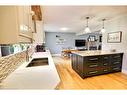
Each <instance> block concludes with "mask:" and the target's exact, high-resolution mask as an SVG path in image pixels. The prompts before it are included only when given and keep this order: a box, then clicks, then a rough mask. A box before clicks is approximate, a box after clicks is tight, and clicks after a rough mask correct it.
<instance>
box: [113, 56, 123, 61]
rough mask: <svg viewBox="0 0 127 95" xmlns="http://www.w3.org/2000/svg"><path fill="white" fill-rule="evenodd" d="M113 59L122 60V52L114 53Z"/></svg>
mask: <svg viewBox="0 0 127 95" xmlns="http://www.w3.org/2000/svg"><path fill="white" fill-rule="evenodd" d="M111 60H112V61H114V60H122V56H121V54H114V55H112V56H111Z"/></svg>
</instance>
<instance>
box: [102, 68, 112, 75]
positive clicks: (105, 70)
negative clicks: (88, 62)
mask: <svg viewBox="0 0 127 95" xmlns="http://www.w3.org/2000/svg"><path fill="white" fill-rule="evenodd" d="M109 72H110V68H104V69H102V74H106V73H109Z"/></svg>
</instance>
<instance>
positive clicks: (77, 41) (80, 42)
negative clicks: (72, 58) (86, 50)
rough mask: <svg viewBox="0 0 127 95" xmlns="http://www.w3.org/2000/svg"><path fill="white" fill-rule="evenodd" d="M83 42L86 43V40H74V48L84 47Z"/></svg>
mask: <svg viewBox="0 0 127 95" xmlns="http://www.w3.org/2000/svg"><path fill="white" fill-rule="evenodd" d="M85 42H86V40H83V39H79V40H75V46H76V47H83V46H85Z"/></svg>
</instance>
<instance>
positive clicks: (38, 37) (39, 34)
mask: <svg viewBox="0 0 127 95" xmlns="http://www.w3.org/2000/svg"><path fill="white" fill-rule="evenodd" d="M36 29H37V30H36V31H37V33H34V34H33V38H34V40H35V42H34V44H40V43H43V42H44V31H43V22H42V21H36Z"/></svg>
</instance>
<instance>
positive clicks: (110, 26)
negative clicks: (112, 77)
mask: <svg viewBox="0 0 127 95" xmlns="http://www.w3.org/2000/svg"><path fill="white" fill-rule="evenodd" d="M105 24H106V27H105V28H106V33H104V34H103V37H102V50H111V49H116V50H117V51H122V52H124V56H123V65H122V71H123V72H124V73H127V14H126V15H122V16H119V17H114V19H112V20H109V21H107V23H105ZM116 31H122V42H121V43H107V33H110V32H116Z"/></svg>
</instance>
